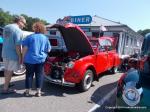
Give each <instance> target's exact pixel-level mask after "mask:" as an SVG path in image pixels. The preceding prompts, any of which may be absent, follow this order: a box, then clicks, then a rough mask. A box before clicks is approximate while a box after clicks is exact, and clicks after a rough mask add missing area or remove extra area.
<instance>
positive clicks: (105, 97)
mask: <svg viewBox="0 0 150 112" xmlns="http://www.w3.org/2000/svg"><path fill="white" fill-rule="evenodd" d="M116 90H117V87H116V88H114V89H112V90H111V91H110V92H109V93H108V94H106V96H104V97H103V99H101V100H100V101H98V103H97V104H95V105H94V106H93V107H92V108H91V109H90V110H89V111H88V112H94V111H95V110H96V109H98V108H100V107H101V106H102V105H103V104H104V102H105V101H107V100H109V99H110V97H111V96H112V95H113V94H114V93H115V92H116Z"/></svg>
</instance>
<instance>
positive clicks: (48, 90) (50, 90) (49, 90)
mask: <svg viewBox="0 0 150 112" xmlns="http://www.w3.org/2000/svg"><path fill="white" fill-rule="evenodd" d="M11 84H12V85H14V86H13V87H11V88H13V89H16V90H17V93H14V94H1V91H2V88H3V84H1V85H0V100H2V99H5V98H17V97H24V95H23V92H24V91H25V86H24V85H25V80H24V79H22V80H19V81H13V82H11ZM32 90H33V92H36V89H35V80H34V81H33V89H32ZM31 93H32V91H31ZM42 93H43V94H42V96H51V95H53V96H59V97H65V96H64V93H65V94H79V93H81V92H79V90H78V88H76V87H63V86H60V85H55V84H51V83H49V82H46V81H44V83H43V88H42ZM32 96H33V95H32Z"/></svg>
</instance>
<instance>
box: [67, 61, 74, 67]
mask: <svg viewBox="0 0 150 112" xmlns="http://www.w3.org/2000/svg"><path fill="white" fill-rule="evenodd" d="M74 64H75V63H74V62H73V61H70V62H69V63H68V64H67V67H68V68H73V67H74Z"/></svg>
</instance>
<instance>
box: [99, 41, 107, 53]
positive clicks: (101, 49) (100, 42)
mask: <svg viewBox="0 0 150 112" xmlns="http://www.w3.org/2000/svg"><path fill="white" fill-rule="evenodd" d="M99 44H100V46H99V51H101V52H104V51H106V49H105V46H106V41H105V40H101V41H99Z"/></svg>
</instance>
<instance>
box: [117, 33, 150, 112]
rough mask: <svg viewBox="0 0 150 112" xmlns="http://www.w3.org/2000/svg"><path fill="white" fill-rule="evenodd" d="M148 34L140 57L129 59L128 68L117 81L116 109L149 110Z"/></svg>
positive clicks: (140, 111)
mask: <svg viewBox="0 0 150 112" xmlns="http://www.w3.org/2000/svg"><path fill="white" fill-rule="evenodd" d="M149 45H150V34H148V35H146V37H145V38H144V42H143V45H142V54H141V56H140V58H131V59H129V60H130V61H129V65H130V67H132V68H130V69H129V70H128V71H127V72H126V73H124V74H123V75H122V77H121V78H120V80H119V81H118V86H117V97H116V107H117V109H116V111H119V112H136V111H138V112H150V97H149V96H150V47H149Z"/></svg>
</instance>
